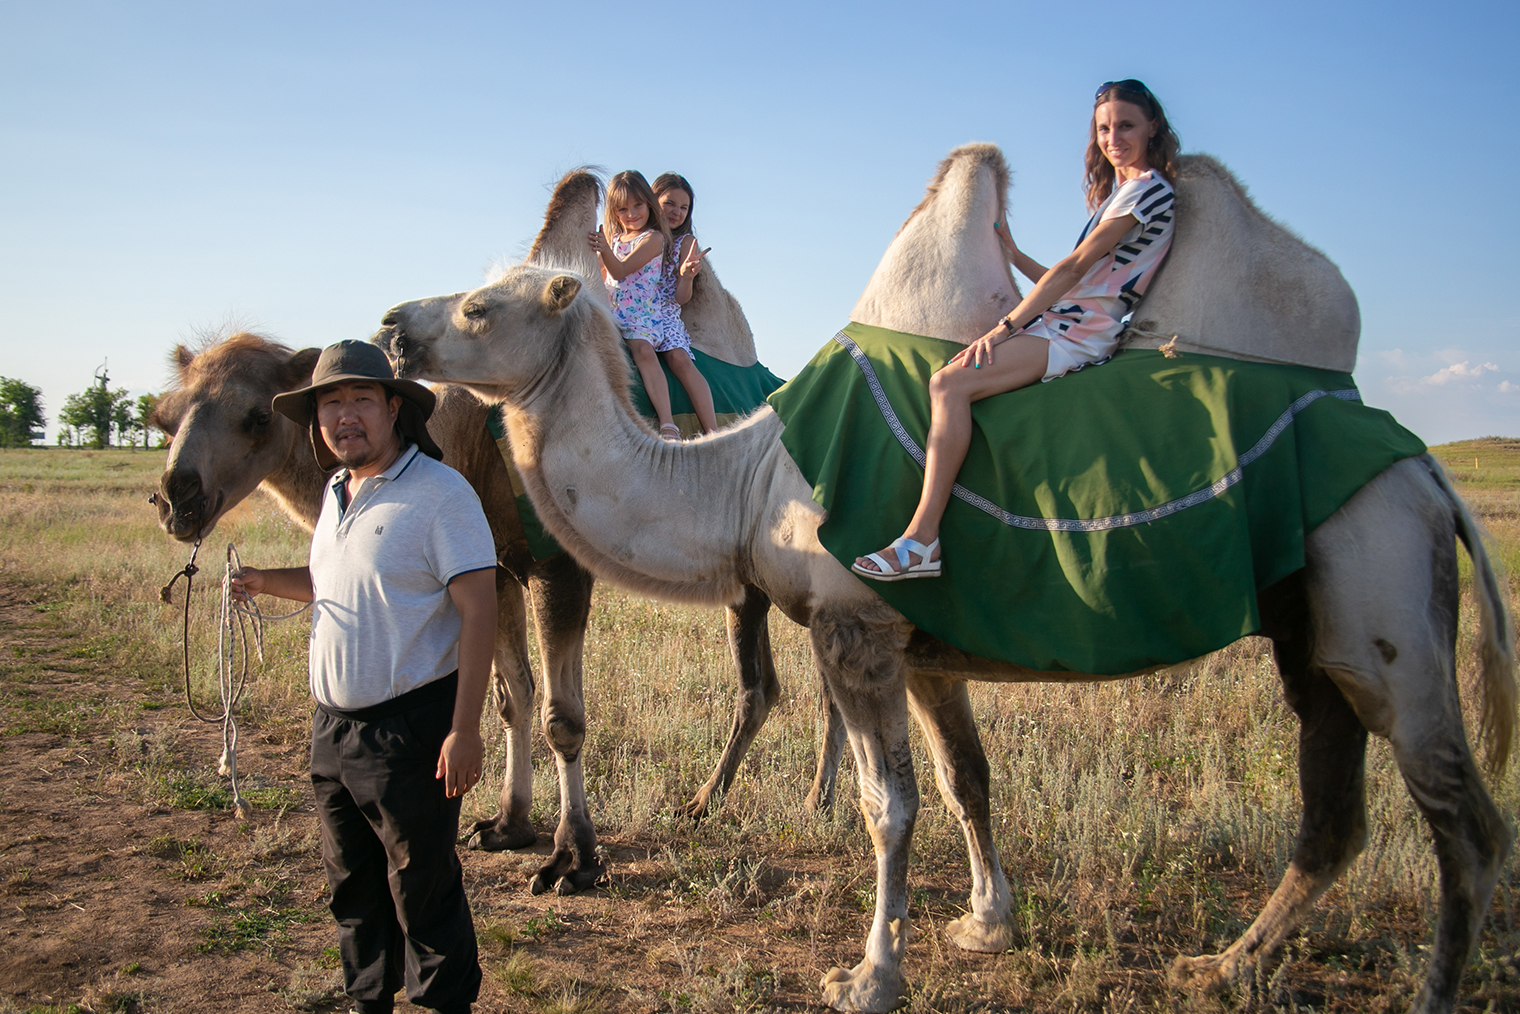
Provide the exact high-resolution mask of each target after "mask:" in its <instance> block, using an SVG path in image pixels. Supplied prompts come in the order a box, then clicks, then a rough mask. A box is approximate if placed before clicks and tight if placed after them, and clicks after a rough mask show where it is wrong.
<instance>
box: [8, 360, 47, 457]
mask: <svg viewBox="0 0 1520 1014" xmlns="http://www.w3.org/2000/svg"><path fill="white" fill-rule="evenodd" d="M46 423H47V417H46V416H45V415H43V414H42V392H41V391H39V390H38V389H37V388H35V387H33V386H32V385H31V384H28V383H26V382H25V381H22V380H12V379H11V378H10V377H0V447H30V446H31V445H32V441H34V440H41V439H42V438H43V435H44V434H43V432H42V427H43V426H44V425H45V424H46Z"/></svg>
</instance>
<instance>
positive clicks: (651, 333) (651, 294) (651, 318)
mask: <svg viewBox="0 0 1520 1014" xmlns="http://www.w3.org/2000/svg"><path fill="white" fill-rule="evenodd" d="M652 231H653V230H652V229H645V230H644V231H643V232H640V233H637V234H636V235H633V236H630V237H628V238H627V239H615V240H613V241H612V252H613V253H615V254H616V255H617V256H618V259H619V260H623V259H625V258H626V257H627V256H628V252H629V251H630V250H632V249H633V248H634V245H635V244H637V243H638V242H639V240H641V239H643V238H644V237H645V236H647V235H649V234H650V233H651V232H652ZM674 273H675V272H674V270H672V271H666V270H665V257H664V255H663V254H660V255H656V256H655V258H654V260H652V261H650V262H649V263H648V264H645V265H644V266H643V267H641V268H639V269H638V270H637V271H635V272H634V273H633V274H631V275H629V276H628V277H626V278H624V279H623V280H622V281H618V280H617V279H615V278H613V277H612V276H611V275H609V274H607V273H606V270H605V269H604V270H603V272H602V275H603V277H604V278H605V279H606V281H607V288H608V290H609V291H610V292H611V295H612V315H613V316H614V317H615V318H616V319H617V323H618V327H619V328H621V329H622V331H623V340H624V341H632V340H633V339H635V338H637V339H638V340H640V341H646V342H648V343H649V344H650V345H653V346H654V350H655V351H656V352H669V351H670V350H672V349H678V348H683V347H685V348H687V351H688V353H689V352H690V348H689V346H690V345H691V339H690V338H687V339H686V341H685V345H684V346H683V344H682V343H681V342H680V341H679V340H672V339H671V338H670V336H669V329H668V326H667V311H666V310H665V306H666V305H667V304H669V303H672V302H673V300H672V299H671V298H670V296H671V295H674V293H675V286H674V284H671V285H670V286H668V287H667V285H666V284H665V277H664V276H665V275H667V274H671V275H673V274H674ZM667 288H668V292H669V295H667ZM676 313H677V314H678V315H679V313H680V308H679V307H677V308H676ZM682 334H683V335H684V334H685V329H684V328H683V329H682Z"/></svg>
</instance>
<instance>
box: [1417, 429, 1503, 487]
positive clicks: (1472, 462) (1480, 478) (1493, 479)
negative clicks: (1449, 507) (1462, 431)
mask: <svg viewBox="0 0 1520 1014" xmlns="http://www.w3.org/2000/svg"><path fill="white" fill-rule="evenodd" d="M1430 453H1431V454H1433V455H1435V457H1436V459H1437V460H1438V461H1440V462H1441V464H1442V465H1444V466H1446V471H1447V472H1448V473H1450V475H1451V477H1452V479H1453V480H1455V481H1456V482H1457V483H1458V484H1459V485H1460V486H1462V488H1463V490H1464V491H1466V490H1469V489H1471V490H1477V491H1482V492H1505V491H1508V492H1520V439H1515V438H1512V437H1483V438H1481V439H1478V440H1458V441H1456V442H1454V443H1450V444H1440V445H1438V446H1436V447H1432V448H1431V449H1430Z"/></svg>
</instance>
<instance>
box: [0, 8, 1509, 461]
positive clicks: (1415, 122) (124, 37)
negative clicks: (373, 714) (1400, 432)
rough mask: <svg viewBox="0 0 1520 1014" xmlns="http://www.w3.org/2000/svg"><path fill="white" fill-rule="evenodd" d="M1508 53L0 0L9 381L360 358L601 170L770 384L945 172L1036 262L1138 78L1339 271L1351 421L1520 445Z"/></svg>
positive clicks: (948, 16)
mask: <svg viewBox="0 0 1520 1014" xmlns="http://www.w3.org/2000/svg"><path fill="white" fill-rule="evenodd" d="M1517 44H1520V5H1516V4H1514V3H1508V4H1497V3H1494V4H1464V3H1456V4H1448V5H1432V4H1421V5H1414V4H1400V3H1377V4H1373V3H1355V4H1338V5H1325V4H1323V3H1315V4H1300V3H1292V2H1289V3H1278V4H1272V5H1265V4H1253V5H1244V4H1232V3H1217V2H1216V3H1199V4H1169V3H1148V4H1135V5H1128V6H1118V5H1115V6H1112V7H1108V8H1104V7H1092V6H1089V5H1072V4H1053V3H1052V4H1042V5H1033V4H1023V3H1011V4H1010V3H1000V4H952V3H945V4H924V5H909V4H871V5H846V4H840V5H822V4H802V3H789V2H783V3H771V4H766V5H755V4H742V5H728V4H722V3H714V2H708V3H702V4H681V3H669V4H663V5H648V6H640V7H629V6H624V5H611V4H598V3H579V4H573V5H571V4H555V5H552V6H551V5H547V4H540V5H532V6H518V5H512V4H465V3H457V4H449V3H433V4H428V5H426V6H423V5H415V6H409V5H392V4H384V3H365V4H335V3H334V4H321V3H318V4H313V3H309V2H308V3H299V4H298V3H261V4H227V3H197V4H152V3H138V4H112V5H105V4H101V5H91V4H78V3H70V2H67V0H62V2H55V3H47V4H19V3H8V4H0V47H3V48H0V52H3V54H4V55H3V59H0V153H3V154H0V304H3V305H4V306H5V308H6V310H7V313H6V316H5V323H4V325H3V327H0V375H5V376H13V377H19V378H21V379H23V380H26V381H27V382H29V383H32V384H34V385H36V386H39V387H41V388H42V389H43V394H44V399H45V403H46V408H47V411H48V415H49V418H50V423H51V421H52V417H53V416H54V415H55V414H56V412H57V410H58V409H59V408H60V407H61V406H62V404H63V400H64V398H65V397H66V396H67V395H68V394H70V393H72V392H75V391H80V390H83V389H84V388H85V387H86V386H88V384H89V383H90V379H91V375H92V373H93V371H94V370H95V368H96V367H97V366H99V365H100V363H101V362H102V361H104V360H108V361H109V365H110V372H111V379H112V383H113V384H115V385H120V386H124V387H127V388H129V389H131V390H132V392H133V393H134V394H136V393H140V392H145V391H156V390H160V389H162V388H163V387H164V386H165V384H166V383H167V380H168V370H167V365H166V364H167V354H168V352H169V350H170V349H172V347H173V346H174V344H175V343H176V342H179V341H186V340H192V339H193V338H194V337H195V336H196V335H197V334H198V333H200V332H203V331H206V330H209V329H216V328H219V327H222V326H225V325H227V324H229V323H236V324H242V325H251V326H256V327H258V328H260V329H262V330H264V331H266V332H267V333H270V334H272V335H274V336H276V337H278V338H280V339H281V340H284V341H286V342H288V343H290V344H292V345H295V346H298V347H299V346H307V345H318V346H320V345H327V344H330V343H331V342H334V341H337V340H339V339H342V338H362V337H365V336H367V335H368V334H369V333H371V332H372V331H373V330H374V328H375V327H376V325H377V323H378V321H379V319H380V316H381V314H382V313H383V312H384V311H385V309H386V308H387V307H388V306H390V305H392V304H394V303H397V302H400V301H401V300H404V299H410V298H414V297H418V296H426V295H433V294H437V293H442V292H451V291H457V290H459V289H466V288H470V287H473V286H474V285H477V284H479V283H480V282H481V281H482V280H483V279H484V277H485V274H486V272H487V271H488V270H489V268H490V266H491V264H492V263H493V262H496V261H501V260H514V259H517V258H520V257H521V256H522V254H523V253H525V252H526V249H527V244H528V241H529V240H530V239H531V237H532V234H533V232H534V231H535V229H536V228H537V227H538V224H539V221H540V219H541V216H542V213H543V206H544V202H545V200H546V198H547V196H548V188H549V186H550V185H551V184H552V183H553V181H554V180H555V179H557V178H558V176H559V175H560V174H561V173H563V172H564V171H565V170H567V169H569V168H572V167H574V166H576V165H580V164H583V163H591V164H595V165H599V166H604V167H606V168H608V169H610V170H618V169H624V168H638V169H641V170H643V171H644V172H645V174H646V175H648V176H650V177H651V178H652V177H653V176H654V175H655V174H656V173H659V172H662V171H665V170H675V171H679V172H682V173H684V174H685V175H686V176H688V177H689V178H690V179H691V180H692V183H693V186H694V187H695V188H696V189H697V190H698V195H697V207H696V210H695V216H694V219H695V222H696V225H697V228H698V231H699V233H700V235H701V237H702V240H703V242H704V244H706V245H710V246H712V247H713V248H714V249H713V253H712V261H713V264H714V267H715V268H716V269H717V270H718V271H719V273H720V274H721V275H722V278H723V280H724V283H725V285H727V286H728V288H729V289H731V290H732V291H733V292H734V293H735V294H736V295H737V296H738V297H739V298H740V300H741V301H742V303H743V305H744V307H745V310H746V312H747V314H748V315H749V318H750V322H751V324H752V325H753V327H754V330H755V336H756V343H757V345H758V348H759V352H760V357H761V359H762V361H764V362H765V363H766V364H767V365H769V366H770V367H771V368H772V369H773V370H774V371H775V372H777V373H778V374H781V375H782V376H790V375H791V374H793V373H795V372H796V370H797V369H799V368H800V367H801V366H802V365H803V364H804V363H805V362H806V361H807V360H808V359H809V358H810V357H811V356H812V354H813V353H814V352H815V351H816V350H817V349H818V348H819V347H820V346H821V345H822V344H823V343H824V342H825V341H826V340H827V339H828V338H829V336H830V335H831V334H832V333H833V331H834V330H835V329H836V328H837V327H839V326H840V325H841V324H842V323H844V322H845V320H846V318H847V316H848V313H849V310H850V308H851V307H852V306H853V305H854V302H855V299H856V297H857V296H858V295H859V294H860V291H861V289H862V288H863V286H864V285H865V283H866V280H867V279H868V278H869V277H870V274H871V272H872V270H873V269H874V267H875V265H876V263H877V261H878V259H879V258H880V256H881V254H882V252H883V251H884V250H885V249H886V246H887V243H888V242H889V241H890V239H891V237H892V235H893V234H894V233H895V232H896V230H897V227H898V226H899V225H900V224H901V222H902V219H903V218H904V217H905V216H906V214H907V212H908V211H909V210H910V209H911V208H912V207H913V205H914V204H916V203H917V201H918V200H919V198H920V196H921V195H922V192H923V186H924V183H925V182H926V181H927V179H928V177H929V176H930V174H931V173H932V172H933V169H934V166H935V164H936V163H937V162H938V160H939V159H940V158H942V157H943V156H944V155H945V153H946V152H948V151H949V150H950V149H951V148H953V147H954V146H956V145H958V144H962V143H964V142H967V141H972V140H978V141H992V142H995V143H997V144H999V145H1001V146H1002V148H1003V150H1004V152H1005V154H1006V155H1007V156H1008V160H1009V163H1010V165H1011V166H1012V168H1013V170H1014V186H1013V190H1012V199H1011V206H1012V212H1011V214H1010V220H1011V222H1012V226H1013V229H1014V231H1015V236H1016V237H1017V238H1018V239H1019V242H1020V244H1021V245H1022V246H1024V247H1025V248H1026V249H1027V250H1029V251H1030V252H1031V253H1032V254H1033V255H1034V256H1035V257H1037V258H1039V259H1041V260H1043V261H1045V262H1047V263H1049V262H1053V261H1054V260H1056V259H1058V258H1059V257H1060V256H1061V255H1062V254H1063V253H1064V252H1066V251H1067V250H1068V249H1069V248H1070V245H1071V243H1072V241H1073V239H1074V238H1075V236H1076V234H1077V232H1078V231H1079V229H1080V228H1081V225H1082V222H1083V219H1084V217H1085V216H1084V213H1083V208H1082V198H1081V190H1080V177H1081V154H1082V148H1083V144H1084V142H1085V136H1086V123H1087V116H1088V115H1089V110H1090V103H1091V98H1092V92H1093V89H1094V88H1095V87H1096V85H1097V84H1099V83H1101V82H1102V81H1104V80H1108V79H1113V78H1121V77H1139V78H1142V79H1143V80H1145V81H1146V82H1147V83H1148V84H1149V85H1150V86H1151V88H1152V90H1153V91H1155V92H1156V94H1157V95H1158V96H1160V97H1161V99H1162V101H1163V102H1164V103H1165V104H1166V106H1167V108H1168V111H1169V113H1170V115H1171V117H1172V119H1173V121H1174V123H1175V124H1176V125H1177V127H1178V129H1179V131H1180V133H1181V135H1182V140H1183V145H1184V148H1185V149H1186V150H1191V151H1206V152H1209V153H1211V154H1214V155H1217V156H1218V157H1220V158H1221V159H1223V160H1224V161H1225V162H1226V163H1227V164H1228V165H1229V166H1231V168H1232V169H1234V170H1235V172H1236V173H1237V174H1238V175H1239V176H1240V178H1241V179H1242V180H1243V181H1244V182H1245V183H1246V184H1247V186H1249V187H1250V189H1251V191H1252V193H1253V194H1254V195H1255V197H1256V199H1257V201H1258V203H1259V204H1260V205H1261V206H1262V208H1263V209H1264V210H1266V211H1267V212H1268V213H1269V214H1271V215H1273V216H1274V217H1276V218H1277V219H1279V220H1280V221H1282V222H1284V223H1286V224H1287V225H1289V226H1290V227H1292V228H1293V229H1294V230H1296V231H1297V232H1298V233H1300V234H1301V235H1302V236H1304V237H1305V238H1306V239H1307V240H1308V241H1309V242H1310V243H1313V244H1314V245H1315V246H1317V247H1319V248H1321V249H1322V250H1324V251H1325V252H1326V253H1327V254H1329V256H1330V257H1331V258H1332V259H1333V260H1335V261H1336V262H1337V263H1338V264H1339V265H1340V266H1341V269H1342V271H1344V272H1345V274H1346V276H1347V278H1348V279H1349V280H1350V282H1351V284H1352V286H1353V288H1355V290H1356V292H1357V294H1358V297H1359V299H1360V301H1361V309H1362V325H1363V330H1362V342H1361V353H1360V358H1359V360H1358V364H1357V370H1356V377H1357V381H1358V383H1359V384H1360V385H1361V387H1362V390H1363V393H1364V396H1365V398H1366V399H1367V401H1369V402H1370V403H1372V404H1374V405H1377V406H1379V407H1383V408H1387V409H1390V410H1391V411H1393V412H1394V414H1395V415H1396V416H1397V417H1398V418H1399V420H1400V421H1401V422H1403V423H1404V424H1405V425H1407V426H1409V427H1410V428H1411V429H1413V430H1414V431H1415V432H1417V433H1419V434H1420V435H1421V436H1423V437H1424V438H1425V439H1426V440H1427V441H1429V442H1431V443H1438V442H1444V441H1447V440H1454V439H1461V438H1465V437H1475V436H1483V435H1489V434H1499V435H1507V436H1520V351H1517V350H1520V342H1517V340H1516V339H1517V337H1520V310H1517V309H1516V305H1515V295H1516V290H1517V286H1516V283H1515V280H1514V277H1513V275H1512V273H1511V269H1510V268H1509V266H1508V260H1507V259H1508V256H1509V254H1508V253H1507V252H1506V251H1508V250H1509V249H1510V248H1511V247H1512V246H1513V243H1514V233H1515V231H1516V226H1517V224H1520V223H1517V215H1516V213H1515V211H1514V208H1515V202H1514V200H1513V197H1512V191H1513V180H1512V177H1509V176H1506V175H1505V174H1506V173H1507V172H1512V171H1513V170H1514V166H1515V162H1516V156H1517V155H1520V142H1517V137H1520V133H1517V131H1515V129H1514V128H1513V126H1512V124H1513V119H1514V117H1513V113H1512V109H1513V106H1514V95H1515V94H1516V91H1517V89H1516V86H1515V82H1514V66H1515V60H1514V53H1515V51H1516V49H1517ZM1507 180H1508V181H1510V182H1506V181H1507ZM49 431H50V436H51V432H52V427H51V426H50V427H49Z"/></svg>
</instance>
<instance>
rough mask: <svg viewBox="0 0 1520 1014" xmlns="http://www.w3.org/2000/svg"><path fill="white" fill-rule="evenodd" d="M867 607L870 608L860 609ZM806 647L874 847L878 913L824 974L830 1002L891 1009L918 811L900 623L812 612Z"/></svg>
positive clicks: (899, 977)
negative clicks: (840, 724)
mask: <svg viewBox="0 0 1520 1014" xmlns="http://www.w3.org/2000/svg"><path fill="white" fill-rule="evenodd" d="M868 608H869V607H868ZM811 633H812V640H813V648H814V653H815V655H816V656H817V658H818V660H819V664H820V666H821V668H822V670H823V676H824V681H825V682H826V684H827V685H828V688H829V691H830V693H831V695H832V696H833V698H834V700H835V701H836V702H837V703H838V705H839V711H840V714H841V715H842V716H843V718H844V723H845V727H846V729H847V730H848V732H849V740H850V748H851V749H852V750H853V751H854V754H855V767H856V770H857V771H858V772H859V777H860V812H861V815H862V816H863V817H864V818H865V824H866V828H867V829H868V830H869V831H870V833H871V843H872V845H873V846H874V847H875V852H876V911H875V913H874V915H873V917H872V920H871V932H870V935H869V936H867V938H866V946H865V956H864V957H863V958H862V959H861V961H860V963H859V964H857V965H856V966H855V967H854V968H834V969H831V970H830V971H829V973H828V974H827V975H825V976H824V978H823V982H822V984H821V985H822V989H823V996H824V1002H826V1003H827V1004H828V1005H829V1006H831V1007H833V1008H834V1009H835V1010H843V1011H869V1012H881V1011H889V1010H892V1009H894V1008H896V1007H898V1006H900V1005H901V1004H902V1003H903V1002H904V1000H905V998H906V993H907V983H906V981H905V980H904V978H903V974H902V961H903V954H904V951H905V950H906V949H907V944H908V846H909V843H910V840H911V838H912V835H913V826H914V823H915V821H916V820H917V817H918V783H917V780H916V778H915V776H914V772H913V755H912V751H911V750H910V748H909V745H908V709H907V695H906V688H905V683H904V678H903V665H902V648H903V646H904V645H905V644H906V643H907V629H906V624H905V623H903V622H902V621H901V620H900V618H899V619H898V620H897V621H896V622H895V623H894V622H891V621H890V620H887V621H885V622H881V621H878V622H874V623H873V622H870V621H869V620H867V619H864V618H863V617H861V616H860V615H858V614H857V615H855V616H851V617H833V618H830V617H818V616H815V617H814V620H813V626H812V631H811Z"/></svg>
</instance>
